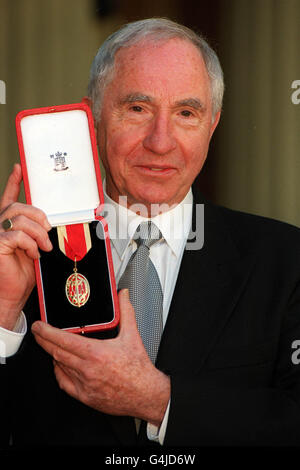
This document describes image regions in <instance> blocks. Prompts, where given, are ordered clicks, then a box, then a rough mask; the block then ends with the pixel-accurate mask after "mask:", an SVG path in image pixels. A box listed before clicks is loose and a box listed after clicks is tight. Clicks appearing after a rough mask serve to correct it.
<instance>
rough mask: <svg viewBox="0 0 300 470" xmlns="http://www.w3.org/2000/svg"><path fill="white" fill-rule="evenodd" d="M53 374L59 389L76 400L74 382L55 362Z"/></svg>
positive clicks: (76, 394)
mask: <svg viewBox="0 0 300 470" xmlns="http://www.w3.org/2000/svg"><path fill="white" fill-rule="evenodd" d="M54 374H55V377H56V380H57V383H58V385H59V387H60V388H61V389H62V390H64V391H65V392H66V393H68V394H69V395H70V396H72V397H73V398H77V399H78V393H77V389H76V386H75V384H74V381H73V380H72V379H71V377H70V375H69V374H68V373H67V372H66V370H65V368H64V367H63V366H62V365H61V364H59V363H57V362H55V363H54Z"/></svg>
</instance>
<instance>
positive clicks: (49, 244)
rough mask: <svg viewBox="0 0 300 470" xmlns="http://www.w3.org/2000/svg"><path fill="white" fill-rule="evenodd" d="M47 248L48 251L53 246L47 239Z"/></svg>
mask: <svg viewBox="0 0 300 470" xmlns="http://www.w3.org/2000/svg"><path fill="white" fill-rule="evenodd" d="M47 247H48V248H49V250H52V248H53V245H52V243H51V241H50V240H49V239H48V240H47Z"/></svg>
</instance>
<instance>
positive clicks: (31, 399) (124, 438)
mask: <svg viewBox="0 0 300 470" xmlns="http://www.w3.org/2000/svg"><path fill="white" fill-rule="evenodd" d="M194 197H195V203H199V202H203V201H202V199H201V196H199V195H198V194H197V192H195V191H194ZM194 222H195V221H194ZM204 233H205V242H204V247H203V248H202V249H201V250H198V251H193V250H190V251H187V250H186V251H185V254H184V256H183V260H182V264H181V268H180V272H179V275H178V279H177V283H176V288H175V292H174V295H173V299H172V303H171V307H170V311H169V316H168V320H167V324H166V326H165V329H164V332H163V336H162V340H161V345H160V350H159V354H158V359H157V367H158V368H160V369H161V370H162V371H164V372H165V373H166V374H168V375H170V377H171V384H172V392H171V407H170V414H169V421H168V426H167V432H166V437H165V444H166V445H169V446H178V445H179V446H189V445H197V446H211V445H212V446H214V445H226V446H229V445H243V446H245V445H299V444H300V365H297V364H294V363H293V362H292V354H293V352H294V349H292V343H293V341H295V340H300V287H299V280H300V231H299V230H298V229H297V228H295V227H292V226H289V225H287V224H283V223H280V222H276V221H273V220H269V219H265V218H262V217H257V216H252V215H248V214H244V213H238V212H235V211H231V210H228V209H225V208H221V207H217V206H214V205H212V204H210V203H205V232H204ZM28 310H29V311H28V318H29V332H28V334H27V336H26V339H25V340H24V342H23V344H22V347H21V349H20V351H19V352H18V353H17V354H16V355H15V356H14V357H12V358H11V359H9V360H8V361H7V364H6V365H1V366H0V377H1V393H2V394H3V395H2V396H3V397H4V399H3V400H1V405H0V406H2V407H3V410H2V411H1V417H3V416H5V415H6V417H7V424H6V426H1V433H2V434H3V436H2V443H3V444H4V443H5V442H7V439H8V435H9V433H10V432H12V440H13V443H14V445H15V446H29V445H33V444H34V445H78V446H80V445H82V446H84V445H96V446H123V445H137V444H138V443H143V444H146V443H147V442H148V443H149V441H147V439H146V437H145V435H144V434H143V433H142V434H141V436H140V437H139V439H138V438H137V436H136V433H135V426H134V421H133V419H132V418H130V417H114V416H109V415H105V414H102V413H99V412H97V411H95V410H93V409H90V408H88V407H86V406H85V405H83V404H81V403H80V402H78V401H76V400H74V399H73V398H71V397H69V396H68V395H67V394H66V393H65V392H63V391H61V390H60V389H59V387H58V386H57V383H56V380H55V377H54V374H53V366H52V359H51V358H50V357H49V356H48V355H47V354H46V353H45V352H44V351H43V350H41V348H40V347H39V346H38V345H37V344H36V343H35V341H34V339H33V337H32V335H31V333H30V323H31V322H32V321H33V320H34V319H35V318H38V317H39V313H38V309H37V307H36V306H35V307H31V308H28ZM294 362H295V361H294ZM2 422H3V421H2Z"/></svg>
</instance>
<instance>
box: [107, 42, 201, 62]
mask: <svg viewBox="0 0 300 470" xmlns="http://www.w3.org/2000/svg"><path fill="white" fill-rule="evenodd" d="M170 49H172V52H173V54H172V55H171V56H170ZM164 51H165V54H160V53H161V52H164ZM177 51H178V56H179V57H180V63H181V64H185V63H186V62H187V61H188V60H189V59H190V57H191V55H192V56H193V58H194V60H195V63H198V65H199V66H203V65H204V60H203V56H202V54H201V51H200V49H199V48H198V47H196V45H195V44H193V43H192V42H191V41H189V40H187V39H184V38H180V37H173V38H168V39H153V38H152V39H151V38H145V39H141V40H140V41H138V42H136V43H134V44H132V45H130V46H127V47H122V48H120V49H119V50H118V51H117V52H116V55H115V67H118V66H124V65H129V66H130V65H132V66H133V67H134V66H136V65H137V64H136V62H135V59H136V58H139V59H140V60H143V59H144V60H147V58H149V57H150V56H151V57H152V56H153V55H155V58H156V60H157V61H160V62H164V61H165V60H166V58H169V59H170V58H172V57H173V58H174V56H175V55H176V52H177ZM182 52H183V53H182ZM153 66H155V63H154V64H153Z"/></svg>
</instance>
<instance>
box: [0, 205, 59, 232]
mask: <svg viewBox="0 0 300 470" xmlns="http://www.w3.org/2000/svg"><path fill="white" fill-rule="evenodd" d="M19 216H22V217H26V218H27V219H30V220H33V221H34V222H36V223H38V224H40V225H41V226H42V227H43V228H44V230H46V231H47V232H48V231H49V230H50V229H51V225H50V224H49V222H48V219H47V216H46V214H45V213H44V212H43V211H42V210H40V209H38V208H37V207H34V206H30V205H27V204H22V203H20V202H13V203H11V204H10V205H9V206H7V207H6V209H5V210H3V211H2V212H1V213H0V223H1V222H3V220H5V219H13V218H16V217H19ZM0 230H1V231H3V229H2V227H1V226H0Z"/></svg>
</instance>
